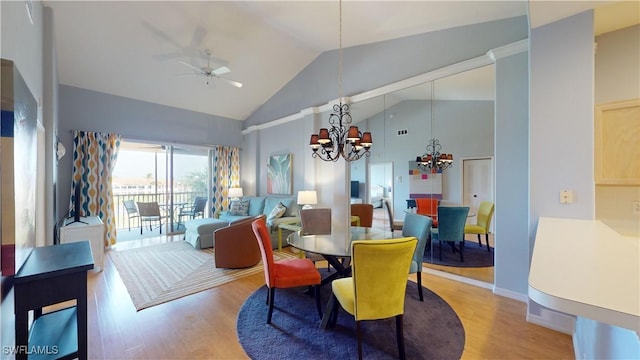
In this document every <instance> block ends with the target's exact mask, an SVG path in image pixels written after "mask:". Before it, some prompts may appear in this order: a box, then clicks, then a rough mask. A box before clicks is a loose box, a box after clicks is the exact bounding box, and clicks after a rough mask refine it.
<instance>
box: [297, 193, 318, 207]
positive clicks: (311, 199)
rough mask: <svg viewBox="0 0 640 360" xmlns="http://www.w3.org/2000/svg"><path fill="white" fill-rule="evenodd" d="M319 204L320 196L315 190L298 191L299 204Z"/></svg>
mask: <svg viewBox="0 0 640 360" xmlns="http://www.w3.org/2000/svg"><path fill="white" fill-rule="evenodd" d="M317 203H318V196H317V194H316V191H315V190H305V191H298V204H300V205H315V204H317Z"/></svg>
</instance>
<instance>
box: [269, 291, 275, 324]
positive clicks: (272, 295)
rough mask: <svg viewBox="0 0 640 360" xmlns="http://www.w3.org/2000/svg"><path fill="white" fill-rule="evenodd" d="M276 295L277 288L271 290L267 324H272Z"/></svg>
mask: <svg viewBox="0 0 640 360" xmlns="http://www.w3.org/2000/svg"><path fill="white" fill-rule="evenodd" d="M275 295H276V288H269V312H268V313H267V324H271V316H272V315H273V299H274V297H275Z"/></svg>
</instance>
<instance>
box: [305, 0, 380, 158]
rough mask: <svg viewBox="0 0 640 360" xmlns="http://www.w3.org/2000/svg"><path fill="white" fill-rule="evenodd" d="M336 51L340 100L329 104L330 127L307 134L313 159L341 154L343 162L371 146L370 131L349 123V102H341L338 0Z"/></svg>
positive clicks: (362, 152)
mask: <svg viewBox="0 0 640 360" xmlns="http://www.w3.org/2000/svg"><path fill="white" fill-rule="evenodd" d="M339 22H340V50H339V53H338V59H339V60H338V84H339V93H340V94H339V97H340V103H339V104H335V105H333V112H332V113H331V115H329V125H331V128H330V129H328V128H321V129H320V131H319V132H318V133H317V134H312V135H311V140H310V141H309V147H311V150H312V151H313V153H312V156H313V157H314V158H316V157H317V158H320V159H321V160H324V161H338V159H339V158H340V157H342V158H343V159H344V160H345V161H348V162H350V161H354V160H358V159H360V158H361V157H362V156H365V155H366V156H367V157H368V156H369V155H370V152H369V150H370V149H371V145H373V141H372V140H371V133H370V132H368V131H367V132H361V131H360V130H358V127H357V126H352V125H350V124H351V121H352V118H351V113H350V112H349V104H343V103H342V1H340V21H339Z"/></svg>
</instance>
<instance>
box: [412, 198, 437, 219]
mask: <svg viewBox="0 0 640 360" xmlns="http://www.w3.org/2000/svg"><path fill="white" fill-rule="evenodd" d="M439 204H440V200H438V199H434V198H418V199H416V213H417V214H420V215H426V216H429V217H432V218H433V217H436V216H438V205H439Z"/></svg>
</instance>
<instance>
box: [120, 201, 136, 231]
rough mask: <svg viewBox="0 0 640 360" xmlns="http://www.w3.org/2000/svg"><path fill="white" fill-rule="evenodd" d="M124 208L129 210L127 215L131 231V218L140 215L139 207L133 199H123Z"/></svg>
mask: <svg viewBox="0 0 640 360" xmlns="http://www.w3.org/2000/svg"><path fill="white" fill-rule="evenodd" d="M122 203H123V204H124V209H125V210H126V211H127V217H128V220H129V231H131V219H135V218H138V217H140V213H138V207H137V206H136V202H135V201H133V200H123V201H122Z"/></svg>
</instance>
